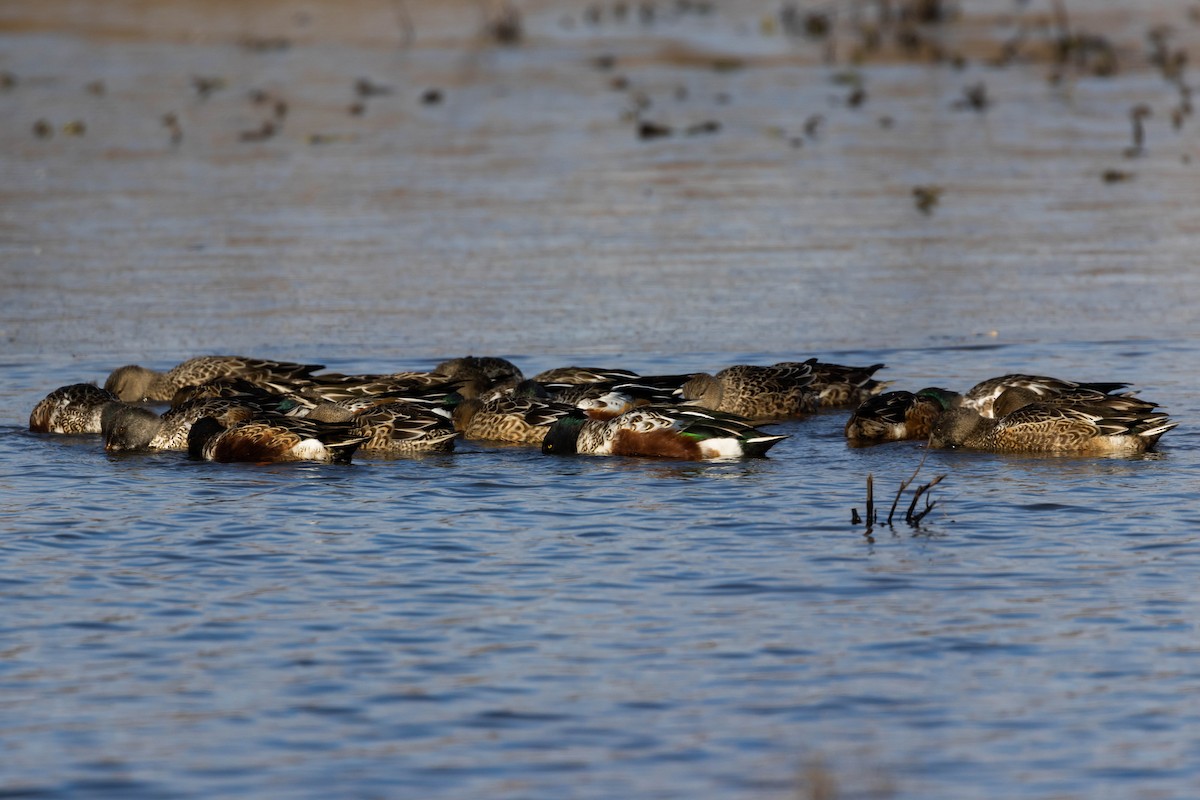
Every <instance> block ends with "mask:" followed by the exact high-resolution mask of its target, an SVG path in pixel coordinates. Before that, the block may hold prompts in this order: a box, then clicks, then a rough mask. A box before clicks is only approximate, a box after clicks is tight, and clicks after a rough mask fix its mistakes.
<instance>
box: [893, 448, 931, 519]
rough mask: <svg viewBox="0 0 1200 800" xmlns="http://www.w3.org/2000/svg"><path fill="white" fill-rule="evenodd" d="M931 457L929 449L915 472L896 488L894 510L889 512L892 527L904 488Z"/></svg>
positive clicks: (915, 477) (923, 454) (922, 456)
mask: <svg viewBox="0 0 1200 800" xmlns="http://www.w3.org/2000/svg"><path fill="white" fill-rule="evenodd" d="M928 457H929V449H928V448H926V449H925V452H924V453H922V454H921V461H920V463H918V464H917V468H916V469H914V470H913V474H912V475H909V476H908V480H906V481H901V482H900V488H899V489H897V490H896V497H895V499H893V500H892V510H891V511H889V512H888V518H887V525H888V527H891V525H892V517H893V516H895V514H896V506H898V505H899V504H900V495H902V494H904V490H905V489H907V488H908V487H909V484H911V483H912V482H913V481H915V480H916V479H917V474H918V473H920V471H921V467H923V466H925V459H926V458H928Z"/></svg>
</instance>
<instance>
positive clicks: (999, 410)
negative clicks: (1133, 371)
mask: <svg viewBox="0 0 1200 800" xmlns="http://www.w3.org/2000/svg"><path fill="white" fill-rule="evenodd" d="M1104 385H1106V386H1108V385H1111V384H1104ZM1031 403H1044V404H1046V405H1052V406H1102V407H1104V408H1105V409H1108V410H1109V411H1120V412H1123V413H1130V412H1132V413H1147V414H1148V413H1152V412H1153V411H1154V409H1156V408H1158V403H1151V402H1150V401H1149V400H1143V399H1142V398H1140V397H1137V396H1135V395H1134V393H1132V392H1123V393H1121V394H1106V393H1105V392H1103V391H1100V390H1098V389H1086V388H1083V387H1077V388H1071V389H1062V390H1060V391H1057V392H1053V393H1050V394H1039V393H1038V392H1036V391H1034V390H1033V389H1030V388H1028V387H1026V386H1012V387H1010V388H1008V389H1005V390H1004V391H1003V392H1001V393H1000V395H999V396H998V397H996V399H995V400H994V401H993V402H992V416H993V417H995V418H997V419H999V418H1000V417H1004V416H1007V415H1008V414H1011V413H1012V412H1014V411H1016V410H1017V409H1018V408H1021V407H1023V406H1027V405H1030V404H1031Z"/></svg>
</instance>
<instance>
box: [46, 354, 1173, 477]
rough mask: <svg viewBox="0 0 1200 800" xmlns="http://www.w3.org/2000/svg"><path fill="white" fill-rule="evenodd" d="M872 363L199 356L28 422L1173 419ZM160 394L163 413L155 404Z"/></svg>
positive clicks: (1120, 435)
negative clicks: (335, 360)
mask: <svg viewBox="0 0 1200 800" xmlns="http://www.w3.org/2000/svg"><path fill="white" fill-rule="evenodd" d="M882 367H883V364H873V365H870V366H867V367H849V366H842V365H838V364H828V363H823V362H820V361H818V360H817V359H815V358H810V359H808V360H807V361H790V362H781V363H778V364H774V365H771V366H752V365H748V364H739V365H735V366H730V367H726V368H725V369H722V370H721V371H719V372H717V373H715V374H708V373H689V374H680V375H638V374H636V373H633V372H629V371H626V370H619V369H596V368H585V367H562V368H558V369H552V370H548V371H546V372H543V373H541V374H538V375H535V376H534V377H533V378H529V379H527V378H525V376H524V375H523V374H522V373H521V370H520V369H519V368H518V367H517V366H516V365H515V364H513V363H512V362H510V361H507V360H505V359H502V358H494V357H475V356H466V357H463V358H455V359H451V360H449V361H445V362H443V363H441V364H439V365H438V366H437V367H436V368H435V369H434V370H432V371H430V372H398V373H393V374H382V375H343V374H338V373H321V372H320V371H321V370H323V369H324V367H323V366H322V365H319V364H300V363H293V362H282V361H270V360H265V359H257V358H245V357H241V356H200V357H198V358H192V359H189V360H187V361H184V362H183V363H182V364H179V365H178V366H176V367H174V368H173V369H171V370H168V371H167V372H156V371H154V370H151V369H147V368H145V367H140V366H134V365H131V366H124V367H120V368H118V369H116V370H114V371H113V372H112V374H111V375H109V377H108V380H107V381H106V382H105V384H104V388H100V387H98V386H96V385H94V384H90V383H77V384H72V385H69V386H63V387H61V388H59V389H56V390H54V391H53V392H51V393H50V394H49V395H47V396H46V397H45V398H44V399H43V400H41V401H40V402H39V403H38V404H37V405H36V406H35V407H34V409H33V412H32V413H31V414H30V417H29V429H30V430H31V431H36V432H41V433H63V434H96V433H98V434H101V435H102V436H103V440H104V447H105V449H106V450H108V451H109V452H128V451H157V450H176V451H186V452H187V453H189V455H191V456H192V457H193V458H199V459H205V460H210V461H222V462H232V461H245V462H255V463H270V462H276V461H297V460H313V461H322V462H333V463H349V462H350V460H351V457H352V456H353V455H354V454H355V453H362V454H369V455H372V456H395V455H406V454H413V453H421V452H437V451H443V452H444V451H450V450H453V448H454V445H455V441H456V440H457V439H459V438H460V437H461V438H463V439H468V440H480V441H490V442H504V443H510V444H524V445H536V446H540V447H541V449H542V452H544V453H552V454H562V455H569V454H576V453H581V454H592V455H623V456H643V457H658V458H682V459H713V458H737V457H745V456H750V457H758V456H765V455H766V454H767V451H768V450H770V449H771V448H772V447H773V446H775V445H776V444H778V443H779V442H780V441H782V440H783V439H786V438H788V437H787V435H784V434H774V433H769V432H766V431H764V430H762V426H764V425H767V424H769V423H772V422H779V421H782V420H790V419H797V418H802V417H806V416H808V415H811V414H813V413H815V412H817V411H819V410H822V409H830V408H847V409H853V411H852V413H851V415H850V418H849V420H848V421H847V422H846V426H845V432H846V438H847V441H848V442H849V443H851V444H853V445H872V444H879V443H882V442H891V441H899V440H912V439H916V440H925V441H927V442H928V443H929V445H930V446H932V447H947V448H967V449H975V450H986V451H994V452H1009V453H1018V452H1056V453H1076V454H1087V455H1094V454H1108V453H1118V454H1132V453H1140V452H1143V451H1145V450H1147V449H1150V448H1153V447H1154V445H1155V444H1156V443H1157V441H1158V439H1159V437H1161V436H1162V435H1163V434H1164V433H1166V432H1167V431H1169V430H1171V429H1172V428H1174V427H1175V426H1176V425H1177V424H1178V423H1176V422H1173V421H1171V420H1170V419H1169V418H1168V416H1167V415H1166V414H1165V413H1163V412H1162V411H1160V410H1159V409H1158V406H1157V404H1155V403H1152V402H1150V401H1148V400H1143V399H1141V398H1139V397H1138V396H1137V395H1136V393H1135V392H1132V391H1129V384H1126V383H1078V382H1075V381H1067V380H1060V379H1057V378H1049V377H1043V376H1035V375H1004V376H1001V377H997V378H991V379H988V380H985V381H983V382H981V383H979V384H977V385H976V386H974V387H972V388H971V389H969V390H968V391H966V392H964V393H958V392H954V391H950V390H948V389H941V388H935V387H930V388H925V389H921V390H920V391H917V392H907V391H888V392H885V391H884V389H886V388H887V385H888V384H887V383H886V382H883V381H879V380H876V379H875V378H874V374H875V373H876V372H877V371H878V370H879V369H881V368H882ZM164 403H166V404H169V408H167V409H166V410H165V411H163V412H162V413H161V414H160V413H159V412H158V411H156V410H155V409H154V408H153V407H152V404H164Z"/></svg>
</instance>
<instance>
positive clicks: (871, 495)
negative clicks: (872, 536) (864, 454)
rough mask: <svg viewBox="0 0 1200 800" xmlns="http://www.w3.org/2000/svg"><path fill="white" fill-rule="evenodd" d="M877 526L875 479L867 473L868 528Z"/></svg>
mask: <svg viewBox="0 0 1200 800" xmlns="http://www.w3.org/2000/svg"><path fill="white" fill-rule="evenodd" d="M874 524H875V477H874V476H873V475H871V473H869V472H868V473H867V527H868V528H870V527H871V526H873V525H874Z"/></svg>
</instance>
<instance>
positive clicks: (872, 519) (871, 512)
mask: <svg viewBox="0 0 1200 800" xmlns="http://www.w3.org/2000/svg"><path fill="white" fill-rule="evenodd" d="M928 454H929V451H928V450H926V451H925V455H922V456H921V462H920V463H919V464H917V468H916V469H915V470H913V474H912V475H909V476H908V478H907V479H906V480H903V481H901V482H900V488H899V489H897V490H896V496H895V497H894V498H893V499H892V507H891V509H890V510H889V511H888V515H887V519H886V520H885V521H884V522H883V524H884V525H886V526H887V527H889V528H893V529H894V528H895V524H894V523H893V519H895V516H896V509H897V508H898V507H899V505H900V498H901V497H903V495H904V491H905V490H906V489H907V488H908V487H909V486H911V485H912V483H913V481H915V480H916V479H917V475H919V474H920V472H921V468H922V467H924V466H925V457H926V456H927V455H928ZM945 477H946V475H945V473H943V474H941V475H936V476H934V478H933V480H931V481H929V482H928V483H923V484H921V485H920V486H918V487H917V488H916V489H914V490H913V494H912V500H911V501H910V502H909V504H908V510H907V511H905V513H904V522H905V523H906V524H907V525H908V526H909V527H910V528H920V527H921V520H923V519H925V516H926V515H927V514H928V513H929V512H930V511H932V510H933V509H934V506H936V505H937V501H936V500H931V499H930V498H929V491H930V490H931V489H932V488H933V487H935V486H937V485H938V484H939V483H941V482H942V480H944V479H945ZM922 497H924V498H925V505H924V507H923V508H921V509H920V510H918V509H917V504H918V503H919V502H920V500H921V498H922ZM878 521H879V519H878V512H877V510H876V508H875V477H874V476H873V475H871V474H869V473H868V474H867V505H866V516H865V517H864V516H859V513H858V509H857V508H852V509H850V524H851V525H866V528H867V529H866V531H865V535H867V536H870V535H871V531H872V530H874V528H875V525H876V524H877V523H878Z"/></svg>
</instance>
